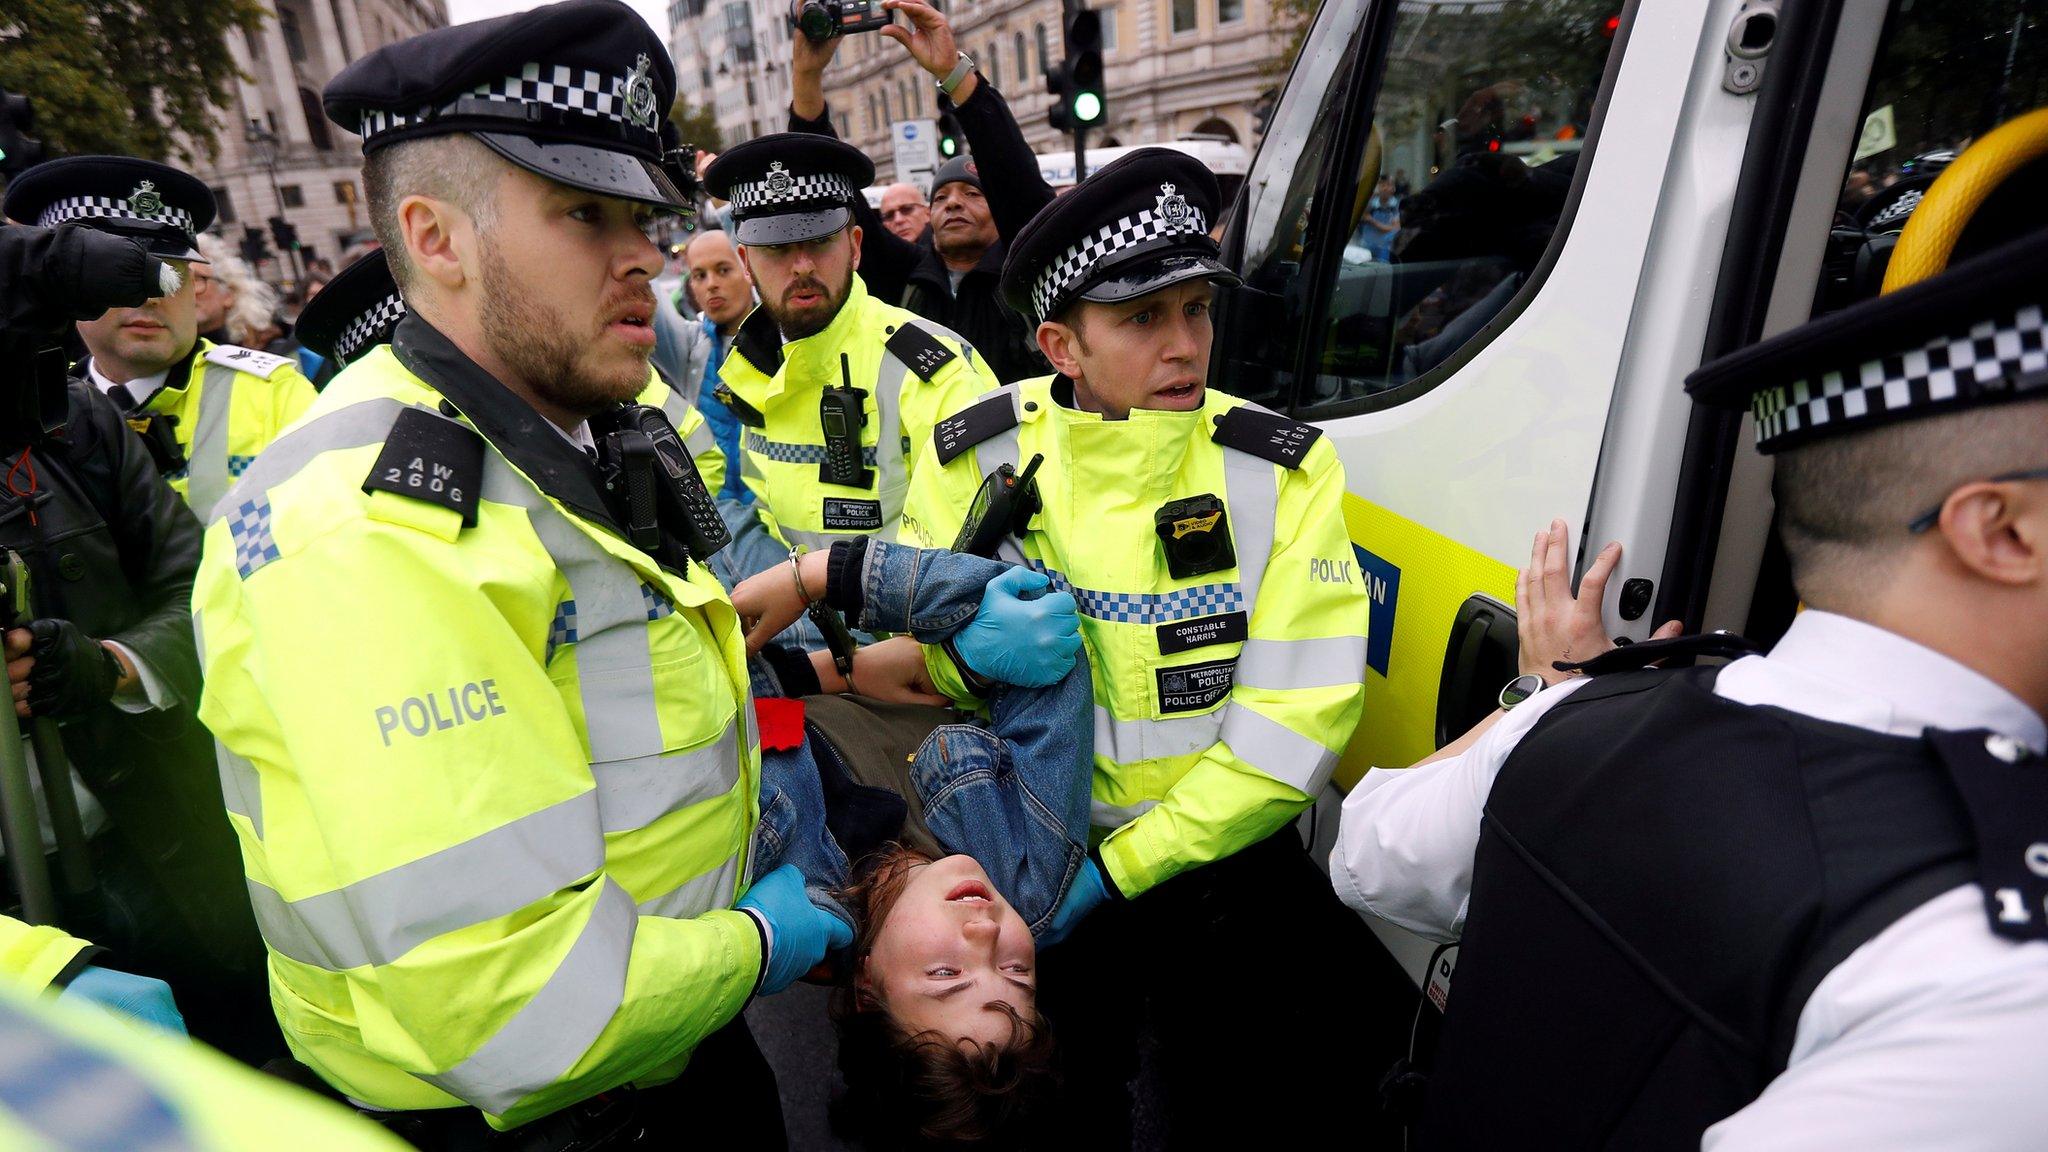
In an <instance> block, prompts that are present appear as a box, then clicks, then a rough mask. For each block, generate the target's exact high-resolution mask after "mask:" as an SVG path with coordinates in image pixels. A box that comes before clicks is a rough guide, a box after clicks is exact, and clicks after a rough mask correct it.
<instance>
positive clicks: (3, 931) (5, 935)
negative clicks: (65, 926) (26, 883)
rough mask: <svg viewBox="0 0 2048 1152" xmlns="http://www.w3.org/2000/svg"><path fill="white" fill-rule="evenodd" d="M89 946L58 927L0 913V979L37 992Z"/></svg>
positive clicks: (59, 974)
mask: <svg viewBox="0 0 2048 1152" xmlns="http://www.w3.org/2000/svg"><path fill="white" fill-rule="evenodd" d="M90 947H92V945H91V944H90V943H88V942H86V941H84V940H80V939H79V938H78V937H76V936H71V935H68V934H66V933H65V932H64V931H63V930H61V929H57V928H52V927H49V926H48V925H39V924H26V923H23V922H22V921H20V920H16V919H14V918H12V917H9V916H0V981H4V982H5V983H7V984H8V985H10V986H12V987H15V988H24V989H27V990H28V991H31V992H40V991H42V990H43V989H45V988H48V987H49V986H50V984H51V982H52V981H54V980H56V979H57V977H59V976H61V975H63V974H64V969H66V968H69V967H70V966H71V962H72V961H73V960H75V959H77V958H78V954H79V953H81V952H83V951H85V950H86V949H88V948H90Z"/></svg>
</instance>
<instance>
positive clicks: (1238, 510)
mask: <svg viewBox="0 0 2048 1152" xmlns="http://www.w3.org/2000/svg"><path fill="white" fill-rule="evenodd" d="M1277 467H1278V465H1276V464H1274V463H1273V462H1271V461H1269V460H1263V459H1260V458H1259V457H1257V456H1253V455H1251V454H1250V453H1248V452H1240V451H1238V450H1237V449H1235V448H1225V449H1224V450H1223V485H1224V487H1223V492H1224V496H1223V500H1224V504H1225V505H1226V506H1227V507H1228V508H1229V509H1230V533H1231V542H1232V543H1233V544H1234V545H1235V546H1236V548H1237V586H1238V591H1239V592H1240V593H1241V594H1242V595H1243V596H1244V607H1245V611H1246V612H1248V613H1250V615H1251V617H1256V616H1257V615H1258V612H1259V583H1260V581H1262V580H1264V579H1265V576H1266V564H1267V563H1268V562H1269V561H1270V560H1271V559H1272V557H1273V521H1274V519H1275V518H1276V517H1277V516H1278V515H1279V511H1280V487H1279V480H1278V478H1277V477H1276V476H1275V475H1274V472H1275V469H1276V468H1277Z"/></svg>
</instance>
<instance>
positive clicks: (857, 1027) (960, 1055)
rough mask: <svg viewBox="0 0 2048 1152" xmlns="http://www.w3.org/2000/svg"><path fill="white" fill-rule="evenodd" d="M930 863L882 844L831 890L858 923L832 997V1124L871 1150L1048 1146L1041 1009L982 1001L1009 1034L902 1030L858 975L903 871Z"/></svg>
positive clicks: (1054, 1080) (1049, 1042) (1048, 1033)
mask: <svg viewBox="0 0 2048 1152" xmlns="http://www.w3.org/2000/svg"><path fill="white" fill-rule="evenodd" d="M931 862H932V861H931V858H930V857H929V856H926V855H925V854H924V853H922V852H918V851H916V850H915V849H911V848H906V847H904V846H903V845H901V844H890V845H887V846H886V847H884V848H882V849H881V850H880V851H878V852H876V853H875V854H874V855H872V856H869V857H868V858H867V859H865V860H863V861H862V862H861V863H860V864H859V865H858V866H856V867H855V869H854V874H853V875H854V879H853V880H852V882H851V883H849V884H848V885H847V887H846V888H845V889H843V890H842V891H841V892H840V894H839V898H840V902H841V903H842V904H844V905H845V906H846V907H848V908H850V909H852V910H853V912H854V919H855V920H856V922H857V923H858V925H859V927H858V928H857V930H856V931H855V933H854V939H853V951H852V959H851V962H850V963H849V964H848V965H847V968H846V970H845V971H843V972H842V973H841V975H842V977H843V978H844V979H843V980H842V983H841V984H840V986H839V988H838V989H837V990H836V991H835V992H834V993H833V997H832V1007H831V1016H832V1025H833V1028H834V1029H835V1030H836V1031H837V1032H838V1034H839V1072H840V1075H841V1076H842V1077H843V1078H844V1079H845V1081H846V1094H845V1096H843V1097H842V1098H840V1099H839V1100H838V1101H836V1102H835V1103H834V1105H833V1123H834V1126H835V1127H837V1128H838V1129H839V1130H840V1134H841V1135H843V1136H847V1137H850V1138H852V1139H855V1140H858V1141H859V1142H860V1143H861V1144H862V1145H863V1146H865V1147H868V1148H874V1149H926V1148H953V1147H959V1146H961V1145H972V1146H975V1147H980V1148H991V1149H1026V1148H1035V1147H1041V1146H1044V1145H1046V1144H1049V1143H1050V1142H1051V1141H1050V1139H1048V1137H1049V1136H1050V1134H1051V1123H1050V1121H1051V1115H1050V1114H1051V1111H1052V1108H1051V1104H1052V1101H1053V1097H1054V1095H1055V1093H1056V1092H1057V1090H1058V1072H1057V1052H1056V1048H1055V1046H1054V1043H1053V1035H1052V1029H1051V1027H1050V1026H1049V1025H1048V1024H1047V1023H1046V1021H1045V1018H1044V1017H1043V1016H1041V1015H1039V1014H1038V1013H1037V1012H1035V1011H1034V1012H1032V1013H1031V1014H1030V1015H1028V1016H1027V1015H1025V1014H1024V1013H1021V1012H1019V1011H1017V1009H1016V1008H1014V1007H1012V1006H1011V1005H1009V1004H1007V1003H1004V1002H1002V1001H992V1002H991V1003H990V1004H989V1005H988V1006H989V1007H990V1008H992V1009H994V1010H996V1011H1000V1012H1002V1013H1004V1014H1006V1015H1007V1016H1009V1018H1010V1040H1009V1042H1008V1043H1006V1044H981V1043H977V1042H975V1041H972V1040H967V1041H958V1042H956V1041H955V1040H953V1039H952V1038H950V1037H947V1036H944V1035H941V1034H939V1033H937V1032H919V1033H911V1032H906V1031H904V1030H903V1029H902V1028H900V1027H898V1026H897V1024H896V1022H895V1019H894V1018H893V1017H891V1016H890V1015H889V1013H888V1011H887V1009H886V1007H885V1006H884V1005H883V1003H882V1002H881V1001H880V1000H879V999H877V998H876V997H875V996H874V995H873V994H872V993H870V992H867V991H865V990H863V989H862V988H861V987H860V986H859V985H858V983H857V981H856V977H857V974H858V973H859V971H860V969H861V966H862V965H864V964H865V963H866V961H867V958H868V955H869V954H870V953H871V952H872V951H873V950H874V946H875V937H876V936H878V935H879V934H880V932H881V926H882V922H883V921H884V920H886V919H887V918H888V915H889V910H890V909H891V908H893V907H894V906H895V904H896V900H897V898H898V897H900V896H901V895H902V894H903V887H904V883H905V881H906V880H907V879H908V877H909V873H910V869H911V868H912V867H914V866H915V865H918V864H929V863H931Z"/></svg>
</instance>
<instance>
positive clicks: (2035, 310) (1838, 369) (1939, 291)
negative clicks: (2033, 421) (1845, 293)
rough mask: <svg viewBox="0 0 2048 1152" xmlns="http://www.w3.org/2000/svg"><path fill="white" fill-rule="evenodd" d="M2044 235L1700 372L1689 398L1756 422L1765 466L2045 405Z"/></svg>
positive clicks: (2047, 284) (2047, 240)
mask: <svg viewBox="0 0 2048 1152" xmlns="http://www.w3.org/2000/svg"><path fill="white" fill-rule="evenodd" d="M2044 316H2048V231H2043V232H2037V233H2034V234H2032V235H2030V236H2027V237H2025V238H2023V239H2020V240H2016V241H2013V242H2012V243H2010V244H2007V245H2005V246H2003V247H2001V248H1997V249H1994V250H1992V251H1990V252H1987V253H1985V254H1984V255H1982V256H1978V257H1976V258H1974V259H1971V260H1968V261H1966V262H1964V263H1961V264H1957V265H1955V266H1954V267H1952V268H1950V269H1949V270H1948V271H1946V272H1943V273H1942V274H1941V275H1939V276H1934V277H1930V278H1929V279H1926V280H1923V281H1921V282H1919V283H1917V284H1914V285H1912V286H1910V287H1907V288H1902V289H1900V290H1898V291H1896V292H1891V293H1888V294H1886V295H1883V296H1879V297H1877V298H1875V299H1872V300H1867V301H1864V302H1863V303H1860V304H1857V305H1855V306H1853V307H1850V308H1845V309H1843V310H1842V311H1840V312H1836V313H1834V314H1832V315H1829V316H1824V317H1821V318H1820V319H1818V320H1814V321H1811V322H1810V323H1807V324H1802V325H1800V326H1799V327H1797V328H1794V329H1792V330H1791V331H1789V332H1785V333H1782V334H1780V335H1778V336H1775V337H1772V338H1771V339H1769V340H1766V341H1764V342H1762V343H1760V344H1753V345H1751V346H1750V347H1747V348H1744V349H1742V350H1740V351H1738V352H1733V353H1730V354H1729V355H1727V356H1723V357H1721V358H1720V359H1718V360H1715V361H1713V362H1711V363H1709V364H1706V365H1703V366H1702V367H1701V368H1699V369H1698V370H1697V371H1695V372H1694V373H1693V374H1692V375H1691V376H1689V377H1687V378H1686V382H1685V389H1686V391H1687V392H1689V393H1691V394H1692V398H1693V399H1694V400H1695V401H1698V402H1699V403H1701V404H1704V405H1706V406H1708V407H1711V408H1728V409H1748V410H1749V411H1751V412H1752V413H1753V414H1754V415H1755V416H1756V444H1757V450H1758V451H1760V452H1763V453H1766V454H1769V453H1773V452H1782V451H1784V450H1785V449H1788V448H1797V447H1799V446H1800V445H1803V444H1810V443H1813V442H1814V441H1817V440H1822V439H1826V438H1829V437H1833V436H1839V435H1844V434H1847V433H1852V432H1860V431H1863V430H1865V429H1869V428H1876V427H1880V426H1882V425H1886V424H1894V423H1897V422H1899V421H1902V420H1913V419H1918V418H1920V417H1923V416H1937V415H1940V414H1942V413H1945V412H1955V411H1960V410H1963V409H1966V408H1978V407H1984V406H1986V405H1991V404H2000V403H2006V402H2009V401H2013V400H2024V399H2030V398H2035V397H2048V319H2044Z"/></svg>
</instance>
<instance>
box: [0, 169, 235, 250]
mask: <svg viewBox="0 0 2048 1152" xmlns="http://www.w3.org/2000/svg"><path fill="white" fill-rule="evenodd" d="M214 211H215V208H214V202H213V191H212V189H209V188H208V187H207V186H206V184H205V183H204V182H203V181H201V180H200V179H199V177H197V176H194V175H192V174H191V173H189V172H185V171H182V170H180V169H177V168H173V167H171V166H170V165H168V164H159V163H157V162H156V161H154V160H138V159H136V158H135V157H133V156H69V157H66V158H64V159H62V160H50V161H46V162H44V163H42V164H38V165H36V166H35V167H33V168H31V169H29V170H28V171H26V172H24V173H22V174H21V175H20V176H18V177H16V178H15V179H14V182H13V183H12V184H9V185H8V186H7V198H6V200H4V201H0V213H4V214H5V215H6V216H7V218H8V219H10V220H17V221H20V222H21V223H23V224H33V225H36V226H38V227H42V228H50V227H54V226H56V225H58V224H66V223H77V224H83V225H85V226H87V227H90V228H96V229H98V230H100V231H102V232H113V233H116V234H119V235H122V236H132V237H134V238H135V239H138V240H141V241H142V242H143V245H144V246H145V247H147V248H148V249H149V254H150V255H152V256H155V257H158V258H159V259H163V260H199V261H203V260H205V259H206V257H205V256H203V255H201V254H200V252H199V249H198V247H197V245H195V244H194V243H193V237H195V236H197V235H199V234H200V233H201V232H204V231H206V230H207V228H209V227H210V226H212V224H213V214H214Z"/></svg>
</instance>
